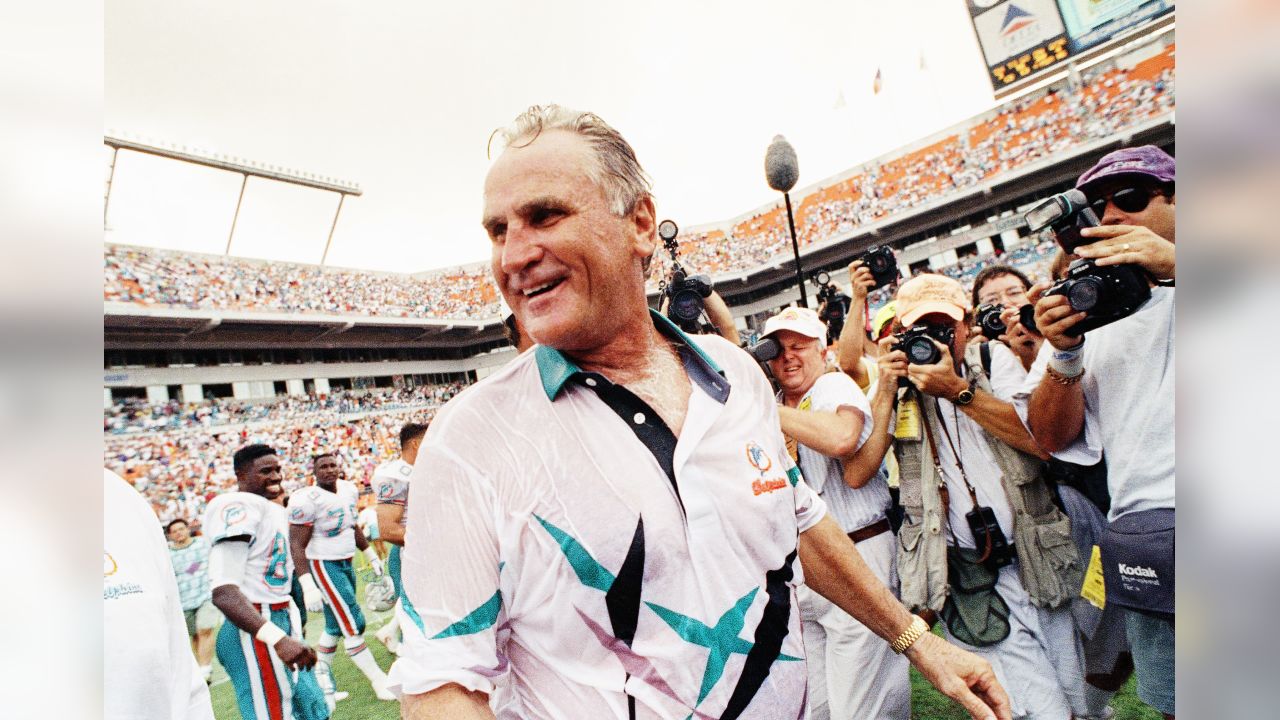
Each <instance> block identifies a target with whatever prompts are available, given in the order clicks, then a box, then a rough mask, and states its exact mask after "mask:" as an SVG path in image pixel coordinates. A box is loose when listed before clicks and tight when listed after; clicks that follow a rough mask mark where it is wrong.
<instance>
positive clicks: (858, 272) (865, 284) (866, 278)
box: [849, 260, 876, 303]
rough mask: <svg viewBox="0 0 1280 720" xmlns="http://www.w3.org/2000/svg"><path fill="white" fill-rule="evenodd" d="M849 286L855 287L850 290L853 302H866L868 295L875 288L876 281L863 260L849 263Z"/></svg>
mask: <svg viewBox="0 0 1280 720" xmlns="http://www.w3.org/2000/svg"><path fill="white" fill-rule="evenodd" d="M849 284H850V285H852V286H853V287H852V288H850V292H851V293H853V301H854V302H855V303H857V302H866V299H867V294H868V293H870V292H871V288H873V287H875V284H876V279H875V277H874V276H873V275H872V274H871V270H869V269H867V267H866V266H865V265H863V264H862V261H861V260H854V261H853V262H851V263H849Z"/></svg>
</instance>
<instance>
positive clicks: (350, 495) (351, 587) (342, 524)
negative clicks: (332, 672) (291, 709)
mask: <svg viewBox="0 0 1280 720" xmlns="http://www.w3.org/2000/svg"><path fill="white" fill-rule="evenodd" d="M311 469H312V472H313V473H314V475H315V479H316V484H315V485H311V486H308V487H304V488H302V489H301V490H297V491H295V492H294V493H293V494H292V495H290V496H289V543H290V545H291V547H292V548H293V562H294V565H295V566H296V567H297V568H298V570H297V572H298V581H299V583H300V584H301V585H302V595H303V598H304V601H305V603H306V606H307V610H308V611H310V612H319V611H321V610H323V611H324V634H323V635H321V636H320V643H319V646H318V647H317V648H316V649H317V651H318V652H319V654H320V661H321V662H324V663H326V664H328V665H329V666H330V667H332V666H333V656H334V654H336V653H337V651H338V640H339V639H343V640H344V644H345V645H346V649H347V656H348V657H350V658H351V662H353V663H355V665H356V667H358V668H360V672H362V673H364V675H365V677H367V678H369V685H370V686H371V687H372V688H373V693H374V695H377V696H378V699H379V700H395V699H396V696H395V695H394V694H392V692H391V691H390V690H388V689H387V675H386V673H384V672H383V671H382V668H380V667H378V661H377V660H376V659H374V657H373V653H372V652H371V651H370V650H369V646H368V645H366V644H365V641H364V628H365V622H364V613H363V612H361V610H360V603H359V602H358V601H357V600H356V573H355V569H354V567H353V566H352V563H351V558H352V557H354V555H355V551H356V550H357V549H359V550H360V551H361V552H363V553H364V555H365V557H366V558H367V559H368V560H369V565H370V566H371V567H372V568H373V572H374V574H376V575H382V560H380V559H379V558H378V555H377V553H375V552H374V551H373V548H371V547H369V542H368V541H367V540H365V537H364V533H362V532H360V527H359V526H358V525H357V524H356V500H357V499H358V498H359V496H360V491H359V490H358V489H357V488H356V486H355V484H354V483H352V482H349V481H346V480H341V479H340V478H341V476H342V467H341V466H340V465H339V464H338V458H337V457H336V456H334V455H332V454H329V453H325V454H322V455H317V456H315V457H314V458H312V461H311Z"/></svg>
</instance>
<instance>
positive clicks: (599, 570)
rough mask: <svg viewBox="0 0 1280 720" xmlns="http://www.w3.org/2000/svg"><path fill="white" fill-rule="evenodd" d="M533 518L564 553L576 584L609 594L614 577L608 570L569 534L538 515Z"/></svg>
mask: <svg viewBox="0 0 1280 720" xmlns="http://www.w3.org/2000/svg"><path fill="white" fill-rule="evenodd" d="M533 518H534V519H535V520H537V521H538V523H539V524H540V525H542V528H543V529H544V530H546V531H547V533H548V534H549V535H551V537H552V539H553V540H555V541H556V544H557V545H559V546H560V552H562V553H564V558H565V560H568V561H569V567H571V568H573V573H574V574H575V575H577V576H578V582H580V583H582V584H583V585H586V586H587V587H590V588H595V589H596V590H599V591H601V592H609V588H611V587H613V581H614V576H613V573H611V572H609V570H608V568H606V567H605V566H603V565H601V564H600V563H598V562H596V559H595V558H593V557H591V553H589V552H587V549H586V548H584V547H583V546H582V543H580V542H578V541H577V540H575V539H574V538H573V537H572V536H571V535H569V533H567V532H565V531H563V530H561V529H560V528H558V527H556V526H555V525H552V524H551V523H549V522H547V521H546V520H543V519H542V518H541V517H539V516H538V515H534V516H533Z"/></svg>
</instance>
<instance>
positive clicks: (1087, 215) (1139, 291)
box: [1026, 190, 1151, 337]
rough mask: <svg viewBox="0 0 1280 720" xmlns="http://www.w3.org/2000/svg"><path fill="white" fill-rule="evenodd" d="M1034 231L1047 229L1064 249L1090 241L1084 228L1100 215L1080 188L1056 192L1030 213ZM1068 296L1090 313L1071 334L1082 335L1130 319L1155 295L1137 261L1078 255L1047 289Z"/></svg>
mask: <svg viewBox="0 0 1280 720" xmlns="http://www.w3.org/2000/svg"><path fill="white" fill-rule="evenodd" d="M1026 220H1027V226H1028V228H1029V229H1030V230H1031V232H1039V231H1041V230H1043V229H1045V228H1049V229H1051V230H1052V231H1053V235H1054V239H1055V240H1056V241H1057V243H1058V245H1059V246H1060V247H1061V248H1062V251H1063V252H1065V253H1073V252H1075V249H1076V248H1077V247H1079V246H1081V245H1085V244H1088V243H1087V240H1088V239H1087V238H1084V237H1081V235H1080V230H1081V229H1083V228H1087V227H1097V226H1098V216H1097V215H1096V214H1094V212H1093V210H1092V209H1090V208H1089V201H1088V199H1087V198H1086V197H1085V194H1084V193H1082V192H1080V191H1079V190H1068V191H1066V192H1064V193H1060V194H1058V195H1054V196H1053V197H1051V198H1049V199H1048V200H1046V201H1044V202H1043V203H1040V204H1039V205H1037V206H1036V207H1034V208H1032V209H1031V211H1030V212H1028V213H1027V216H1026ZM1049 295H1065V296H1066V297H1067V300H1069V301H1070V302H1071V307H1072V309H1074V310H1076V311H1077V312H1079V311H1083V312H1085V313H1087V314H1086V316H1085V318H1084V320H1081V321H1080V322H1078V323H1076V324H1075V325H1074V326H1073V327H1072V328H1071V329H1070V330H1068V331H1067V333H1066V334H1067V335H1068V336H1070V337H1079V336H1081V335H1083V334H1085V333H1086V332H1089V331H1090V330H1093V329H1094V328H1099V327H1102V326H1103V325H1108V324H1110V323H1113V322H1115V321H1116V320H1120V319H1121V318H1126V317H1128V316H1130V315H1132V314H1133V313H1135V312H1137V311H1138V308H1139V307H1141V306H1142V304H1143V303H1145V302H1146V301H1147V300H1148V299H1149V298H1150V297H1151V286H1150V284H1149V283H1148V282H1147V274H1146V272H1145V271H1144V270H1143V269H1142V267H1140V266H1138V265H1133V264H1124V265H1108V266H1106V267H1099V266H1098V265H1097V264H1096V263H1094V262H1093V261H1092V260H1088V259H1079V260H1075V261H1074V262H1072V263H1071V266H1070V267H1068V268H1067V273H1066V277H1064V278H1063V279H1062V280H1059V281H1058V282H1057V283H1056V284H1054V286H1053V287H1051V288H1049V289H1048V290H1047V291H1045V296H1049Z"/></svg>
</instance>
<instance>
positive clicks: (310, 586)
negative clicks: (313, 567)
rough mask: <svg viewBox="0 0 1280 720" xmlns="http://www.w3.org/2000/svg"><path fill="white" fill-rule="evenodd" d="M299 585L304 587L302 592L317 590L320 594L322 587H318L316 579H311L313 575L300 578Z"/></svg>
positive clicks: (300, 576) (309, 574) (308, 574)
mask: <svg viewBox="0 0 1280 720" xmlns="http://www.w3.org/2000/svg"><path fill="white" fill-rule="evenodd" d="M298 584H299V585H301V586H302V591H303V592H306V591H308V590H315V591H316V592H320V586H319V585H316V579H315V578H313V577H311V573H307V574H306V575H299V576H298Z"/></svg>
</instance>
